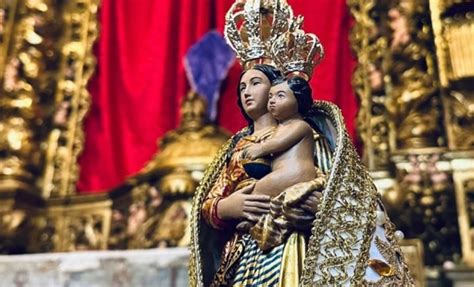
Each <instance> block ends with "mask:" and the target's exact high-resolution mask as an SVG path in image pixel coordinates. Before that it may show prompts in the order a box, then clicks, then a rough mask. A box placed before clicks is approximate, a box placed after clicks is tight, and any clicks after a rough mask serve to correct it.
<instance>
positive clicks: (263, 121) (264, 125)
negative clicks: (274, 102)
mask: <svg viewBox="0 0 474 287" xmlns="http://www.w3.org/2000/svg"><path fill="white" fill-rule="evenodd" d="M276 125H277V122H276V120H275V119H274V118H273V117H272V115H271V114H270V113H265V114H263V115H261V116H260V117H258V118H257V119H255V120H254V122H253V131H254V133H255V132H260V131H263V130H266V129H268V128H272V127H276Z"/></svg>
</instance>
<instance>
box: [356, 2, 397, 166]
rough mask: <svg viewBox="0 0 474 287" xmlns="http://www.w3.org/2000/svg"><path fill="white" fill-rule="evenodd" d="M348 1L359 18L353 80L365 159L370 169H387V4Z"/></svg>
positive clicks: (357, 19) (357, 18)
mask: <svg viewBox="0 0 474 287" xmlns="http://www.w3.org/2000/svg"><path fill="white" fill-rule="evenodd" d="M348 5H349V7H350V9H351V13H352V16H353V17H354V19H355V22H356V23H355V25H354V27H353V28H352V31H351V34H350V40H351V45H352V49H353V50H354V53H355V54H356V55H357V59H358V62H359V64H358V65H357V67H356V70H355V72H354V74H353V80H352V81H353V87H354V90H355V92H356V94H357V96H358V98H359V100H360V109H359V112H358V114H357V130H358V134H359V136H360V137H361V139H362V141H363V142H364V153H363V160H364V162H365V163H366V164H367V165H368V168H369V170H381V169H386V167H387V164H388V163H389V151H390V150H389V135H388V133H389V126H388V123H387V122H386V120H385V118H386V114H387V109H386V107H385V102H386V98H387V97H386V93H385V80H384V70H383V69H384V67H383V61H384V58H385V57H386V50H387V49H388V44H389V43H388V41H389V39H388V37H387V35H385V31H386V30H387V28H388V27H387V25H386V24H385V23H386V16H385V14H386V4H385V3H378V2H377V1H359V0H350V1H348Z"/></svg>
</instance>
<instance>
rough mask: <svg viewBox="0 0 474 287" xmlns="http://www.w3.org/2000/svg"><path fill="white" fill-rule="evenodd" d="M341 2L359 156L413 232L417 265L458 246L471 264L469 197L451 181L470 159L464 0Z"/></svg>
mask: <svg viewBox="0 0 474 287" xmlns="http://www.w3.org/2000/svg"><path fill="white" fill-rule="evenodd" d="M347 3H348V5H349V8H350V9H351V13H352V15H353V16H354V19H355V25H354V27H353V29H352V31H351V44H352V48H353V50H354V52H355V54H356V56H357V60H358V66H357V68H356V71H355V73H354V76H353V86H354V90H355V91H356V94H357V96H358V97H359V99H360V112H359V114H358V120H357V128H358V133H359V135H360V138H361V140H362V142H363V144H364V156H363V158H364V161H365V163H366V164H367V165H368V167H369V170H371V171H372V176H373V177H374V179H375V183H376V185H377V186H378V188H379V190H380V192H381V193H382V194H383V198H384V201H385V202H386V203H387V207H389V209H390V211H391V212H392V214H396V216H394V215H392V218H393V219H394V222H395V223H396V224H397V226H398V227H400V228H401V229H402V230H403V231H404V232H405V234H406V235H407V237H408V238H420V239H422V242H423V245H424V249H425V256H424V259H425V263H426V264H428V265H440V264H442V263H443V262H445V261H447V262H454V263H455V264H456V263H460V262H461V253H462V261H463V262H465V263H468V264H472V259H471V258H473V257H472V246H471V245H466V243H465V242H467V238H468V237H469V236H470V235H468V234H470V233H469V232H471V230H472V227H471V226H472V223H471V222H472V221H470V218H471V214H472V211H470V210H469V206H470V205H469V204H470V202H471V201H472V199H471V198H470V196H469V192H468V191H466V190H469V189H468V188H467V187H466V184H464V183H462V184H461V183H460V181H461V179H462V182H465V181H468V178H469V177H470V176H471V175H472V170H471V169H468V170H466V168H465V167H464V168H461V167H460V166H459V164H458V163H459V162H464V163H465V164H466V165H468V164H467V163H468V162H471V163H472V160H473V159H472V152H471V150H472V146H473V134H474V133H473V132H474V124H473V114H474V112H473V108H472V107H473V106H474V105H473V95H474V93H473V89H474V86H473V85H472V78H473V76H474V59H473V57H472V55H474V53H473V45H472V43H470V42H472V41H470V39H472V38H473V36H474V32H473V31H474V29H473V27H474V24H473V23H474V20H473V18H472V13H473V6H472V1H464V0H463V1H457V0H456V1H454V0H425V1H413V0H399V1H357V0H348V1H347ZM402 211H403V212H402ZM407 211H408V212H407ZM420 226H422V227H420ZM446 240H448V241H449V242H458V244H457V245H456V244H451V243H449V244H448V243H447V242H448V241H446ZM459 242H462V252H461V248H460V247H459V245H460V243H459ZM442 247H443V248H444V249H443V248H442Z"/></svg>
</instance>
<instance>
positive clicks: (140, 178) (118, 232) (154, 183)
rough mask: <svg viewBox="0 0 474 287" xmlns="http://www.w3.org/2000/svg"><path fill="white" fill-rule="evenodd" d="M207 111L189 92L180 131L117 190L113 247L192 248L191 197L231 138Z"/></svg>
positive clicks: (171, 134)
mask: <svg viewBox="0 0 474 287" xmlns="http://www.w3.org/2000/svg"><path fill="white" fill-rule="evenodd" d="M206 110H207V107H206V103H205V101H204V100H203V98H202V97H200V96H199V95H197V94H196V93H194V92H190V93H189V94H188V95H187V96H186V97H185V99H184V101H183V103H182V105H181V111H180V112H181V116H182V117H181V123H180V126H179V127H178V128H177V129H175V130H172V131H170V132H168V133H167V134H166V135H165V136H164V137H163V138H162V139H161V141H160V146H159V149H160V151H159V152H158V153H157V154H156V155H155V156H154V157H153V159H152V160H151V161H150V162H148V163H147V164H146V165H145V167H144V168H143V169H142V170H141V171H140V172H139V173H138V174H136V175H135V176H132V177H131V178H129V179H128V180H127V182H126V183H125V184H124V185H123V186H121V187H119V188H117V189H116V190H115V191H112V193H111V196H112V198H114V205H113V216H112V223H111V224H112V227H111V235H110V238H109V248H111V249H126V248H151V247H176V246H188V245H189V242H190V230H189V220H190V213H191V198H192V196H193V195H194V191H195V189H196V186H197V183H198V182H199V180H200V179H201V178H202V176H203V173H204V170H205V168H206V167H207V165H208V164H209V163H210V162H211V161H212V159H213V157H214V155H215V154H216V153H217V150H218V149H219V148H220V146H221V145H222V144H223V143H224V142H225V141H226V140H227V138H228V137H229V134H228V132H226V131H225V130H223V129H222V128H220V127H218V126H216V125H214V124H210V123H208V120H207V114H206ZM191 143H192V148H190V144H191ZM115 197H116V198H115Z"/></svg>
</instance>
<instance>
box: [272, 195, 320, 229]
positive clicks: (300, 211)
mask: <svg viewBox="0 0 474 287" xmlns="http://www.w3.org/2000/svg"><path fill="white" fill-rule="evenodd" d="M322 196H323V194H322V193H321V192H319V191H315V192H314V193H313V194H311V195H310V196H308V198H307V199H306V200H305V201H304V202H303V204H301V205H300V206H298V207H294V208H291V209H288V210H286V212H285V217H286V219H287V220H288V223H289V224H290V226H291V227H293V228H295V229H298V230H302V231H308V230H310V229H311V227H312V225H313V221H314V219H315V215H316V212H317V211H318V206H319V204H320V202H321V198H322ZM272 208H273V207H272Z"/></svg>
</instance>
